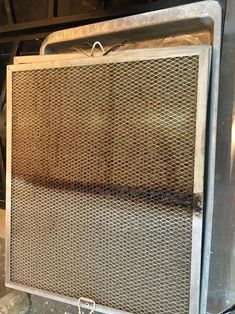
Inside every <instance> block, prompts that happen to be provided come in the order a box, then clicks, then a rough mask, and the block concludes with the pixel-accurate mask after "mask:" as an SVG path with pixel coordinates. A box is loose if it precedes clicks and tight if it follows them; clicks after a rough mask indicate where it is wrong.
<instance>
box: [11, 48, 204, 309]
mask: <svg viewBox="0 0 235 314" xmlns="http://www.w3.org/2000/svg"><path fill="white" fill-rule="evenodd" d="M184 56H198V57H199V75H198V97H197V100H198V104H197V114H196V142H195V160H194V165H195V166H194V191H193V192H194V194H197V195H200V196H201V200H202V199H203V186H204V160H205V130H206V112H207V94H208V84H209V69H210V47H208V46H193V47H179V48H162V49H144V50H141V49H139V50H135V51H123V52H122V53H121V54H120V55H118V54H115V55H113V56H110V57H109V56H107V57H105V58H104V57H97V58H92V59H89V58H88V59H82V60H72V61H71V60H69V56H68V61H54V62H50V63H34V64H26V65H14V66H9V67H8V70H7V72H8V73H7V75H8V76H7V87H8V88H7V197H6V201H7V230H8V232H7V241H6V242H7V251H6V254H7V263H6V269H7V273H6V285H7V286H8V287H11V288H15V289H19V290H23V291H26V292H30V293H33V294H37V295H40V296H44V297H49V298H52V299H54V300H58V301H62V302H66V303H69V304H74V305H76V304H77V300H76V299H74V298H70V297H66V296H61V295H57V294H54V293H50V292H46V291H42V290H39V289H35V288H33V287H26V286H23V285H20V284H17V283H15V282H11V279H10V267H11V259H10V255H11V250H10V245H11V217H12V216H11V202H12V199H11V183H12V179H11V173H12V170H11V169H12V85H11V82H12V73H13V72H17V71H30V70H36V69H48V68H61V67H71V66H85V65H91V64H102V63H115V62H127V61H139V60H149V59H164V58H173V57H184ZM201 233H202V213H200V212H194V213H193V226H192V257H191V260H192V266H191V291H190V314H196V313H198V311H199V291H200V257H201ZM96 310H97V311H98V312H101V313H124V312H123V311H118V310H114V309H111V308H107V307H104V306H99V305H98V306H96Z"/></svg>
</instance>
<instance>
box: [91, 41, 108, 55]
mask: <svg viewBox="0 0 235 314" xmlns="http://www.w3.org/2000/svg"><path fill="white" fill-rule="evenodd" d="M96 46H99V47H100V49H101V50H102V52H103V53H105V50H104V48H103V46H102V45H101V43H100V42H99V41H96V42H94V44H93V46H92V48H91V53H90V57H93V53H94V49H95V47H96Z"/></svg>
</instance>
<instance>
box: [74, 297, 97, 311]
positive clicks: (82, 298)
mask: <svg viewBox="0 0 235 314" xmlns="http://www.w3.org/2000/svg"><path fill="white" fill-rule="evenodd" d="M82 302H83V303H86V305H87V306H89V305H90V306H91V305H92V308H91V310H90V312H89V314H93V313H94V310H95V301H94V300H91V299H88V298H84V297H81V298H79V299H78V314H82V312H81V303H82Z"/></svg>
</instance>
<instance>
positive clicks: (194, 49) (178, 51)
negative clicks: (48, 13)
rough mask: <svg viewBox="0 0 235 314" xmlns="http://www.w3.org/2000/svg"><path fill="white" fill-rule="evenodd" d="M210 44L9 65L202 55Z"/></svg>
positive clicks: (24, 66) (57, 65)
mask: <svg viewBox="0 0 235 314" xmlns="http://www.w3.org/2000/svg"><path fill="white" fill-rule="evenodd" d="M207 47H209V46H207V45H198V46H180V47H167V48H145V49H129V50H125V51H123V52H121V53H115V54H112V55H110V56H105V57H104V56H99V57H87V58H76V59H73V60H71V59H70V55H68V57H67V59H68V60H54V61H50V62H49V61H48V62H41V58H42V57H41V56H40V57H38V58H39V59H38V60H39V62H35V63H24V64H16V65H9V66H8V67H9V69H11V70H12V71H14V72H17V71H30V70H38V69H46V68H62V67H69V66H87V65H91V64H107V63H118V62H128V61H130V62H134V61H140V60H142V61H143V60H149V59H166V58H174V57H184V56H193V55H200V54H201V52H202V51H203V50H204V49H205V48H207ZM35 61H36V59H35Z"/></svg>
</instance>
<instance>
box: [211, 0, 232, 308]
mask: <svg viewBox="0 0 235 314" xmlns="http://www.w3.org/2000/svg"><path fill="white" fill-rule="evenodd" d="M219 93H220V95H219V112H218V129H217V153H216V177H215V199H214V215H213V233H212V246H211V262H210V274H209V290H208V302H207V312H208V313H211V314H215V313H218V312H220V311H222V310H224V309H225V308H227V307H229V306H230V305H231V304H233V303H235V1H234V0H229V1H228V3H227V10H226V18H225V29H224V38H223V46H222V58H221V74H220V89H219Z"/></svg>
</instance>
